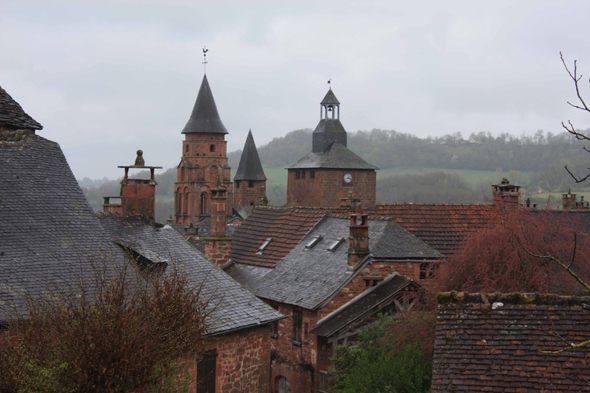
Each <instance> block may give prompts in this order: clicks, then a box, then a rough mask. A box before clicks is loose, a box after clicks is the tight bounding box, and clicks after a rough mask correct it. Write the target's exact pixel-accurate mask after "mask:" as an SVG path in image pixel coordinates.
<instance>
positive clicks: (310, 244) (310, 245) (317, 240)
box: [305, 236, 323, 250]
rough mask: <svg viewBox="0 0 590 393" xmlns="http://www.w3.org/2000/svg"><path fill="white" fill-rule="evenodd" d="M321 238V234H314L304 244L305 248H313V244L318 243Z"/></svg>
mask: <svg viewBox="0 0 590 393" xmlns="http://www.w3.org/2000/svg"><path fill="white" fill-rule="evenodd" d="M322 239H323V236H316V237H314V238H313V239H311V241H310V242H309V243H307V244H306V245H305V248H306V249H308V250H309V249H310V248H313V246H315V245H316V244H318V243H319V242H320V241H321V240H322Z"/></svg>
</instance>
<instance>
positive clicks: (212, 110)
mask: <svg viewBox="0 0 590 393" xmlns="http://www.w3.org/2000/svg"><path fill="white" fill-rule="evenodd" d="M182 133H183V134H228V132H227V129H226V128H225V126H224V125H223V123H222V122H221V119H220V118H219V113H218V112H217V106H216V105H215V100H214V99H213V93H211V88H210V87H209V81H207V75H205V76H203V82H202V83H201V88H200V89H199V94H198V95H197V101H196V102H195V106H194V108H193V112H192V113H191V117H190V119H188V123H186V126H184V129H183V130H182Z"/></svg>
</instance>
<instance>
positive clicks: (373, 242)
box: [226, 209, 438, 309]
mask: <svg viewBox="0 0 590 393" xmlns="http://www.w3.org/2000/svg"><path fill="white" fill-rule="evenodd" d="M255 211H256V209H255ZM249 220H250V218H248V220H246V221H244V223H243V224H242V227H243V226H244V225H248V224H250V223H249ZM349 225H350V218H349V217H348V216H346V215H327V216H326V217H325V218H324V219H323V220H321V221H319V222H317V224H316V225H315V226H314V227H313V228H312V229H311V230H310V231H309V232H308V233H307V234H306V235H305V236H304V237H300V238H299V241H297V243H295V244H292V245H291V250H290V252H289V253H288V254H287V255H285V256H284V257H282V258H278V259H277V260H276V261H275V262H274V263H275V264H276V265H275V267H274V269H266V271H265V270H263V266H259V267H258V268H257V269H252V268H250V267H245V266H244V265H242V264H241V263H240V261H239V260H235V259H232V260H233V262H237V264H235V265H234V266H233V267H232V268H231V269H228V270H226V271H227V272H228V273H230V274H231V275H232V276H233V277H234V278H236V279H237V280H238V281H239V282H240V283H242V284H243V285H244V286H246V287H247V288H248V289H250V290H251V291H252V292H253V293H254V294H255V295H256V296H258V297H262V298H265V299H270V300H275V301H278V302H281V303H288V304H293V305H297V306H301V307H304V308H307V309H315V308H317V307H320V306H321V304H322V303H323V302H324V301H325V300H326V299H328V298H329V297H330V296H332V295H333V294H334V293H336V292H337V291H338V290H339V289H340V288H341V287H342V286H343V285H344V284H345V283H346V282H347V281H348V280H349V279H351V278H352V276H353V275H354V274H355V273H356V271H358V269H357V270H356V271H351V270H349V269H348V237H349V236H350V228H349ZM235 238H236V239H237V238H239V236H237V231H236V237H235ZM314 239H317V242H316V243H315V244H313V245H311V243H312V241H313V240H314ZM414 239H415V237H414V235H412V234H411V233H409V232H407V231H405V230H404V229H403V228H401V227H399V225H398V224H396V223H395V222H394V221H393V220H389V219H384V220H383V219H380V220H379V219H377V220H369V247H370V249H375V250H380V254H379V255H380V256H385V252H386V251H388V252H389V255H387V257H388V259H391V260H408V259H414V258H417V257H418V255H420V256H421V258H422V259H436V258H437V257H438V253H436V252H435V251H434V250H432V249H429V247H428V246H427V245H425V244H423V243H422V242H420V240H418V239H415V240H414ZM234 241H235V240H234ZM338 241H340V245H339V246H338V247H337V248H335V249H334V250H329V248H330V247H331V246H332V245H334V244H335V243H336V242H338ZM386 242H394V243H405V242H412V244H415V245H417V246H418V247H419V251H416V250H413V249H411V248H406V247H395V246H393V247H387V248H385V247H384V246H383V247H382V248H379V247H378V244H379V243H386ZM271 244H272V242H271ZM263 253H264V251H263ZM277 262H278V263H277ZM266 266H267V267H272V266H271V265H266Z"/></svg>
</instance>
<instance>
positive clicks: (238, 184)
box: [236, 180, 240, 188]
mask: <svg viewBox="0 0 590 393" xmlns="http://www.w3.org/2000/svg"><path fill="white" fill-rule="evenodd" d="M236 188H240V181H239V180H236Z"/></svg>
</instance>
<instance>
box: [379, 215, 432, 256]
mask: <svg viewBox="0 0 590 393" xmlns="http://www.w3.org/2000/svg"><path fill="white" fill-rule="evenodd" d="M371 256H372V257H373V258H379V259H391V258H397V259H399V258H404V259H438V258H441V257H442V256H443V255H442V254H441V253H439V252H438V251H436V250H435V249H433V248H432V247H430V246H428V245H427V244H426V243H424V242H423V241H422V240H420V239H418V238H417V237H416V236H414V235H412V234H411V233H410V232H408V231H407V230H405V229H404V228H402V227H401V226H400V225H399V224H397V223H396V222H395V221H393V220H391V221H390V222H389V223H388V225H387V227H386V228H385V231H384V232H383V235H382V236H381V239H379V242H378V243H377V245H376V246H375V248H374V249H372V250H371Z"/></svg>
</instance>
